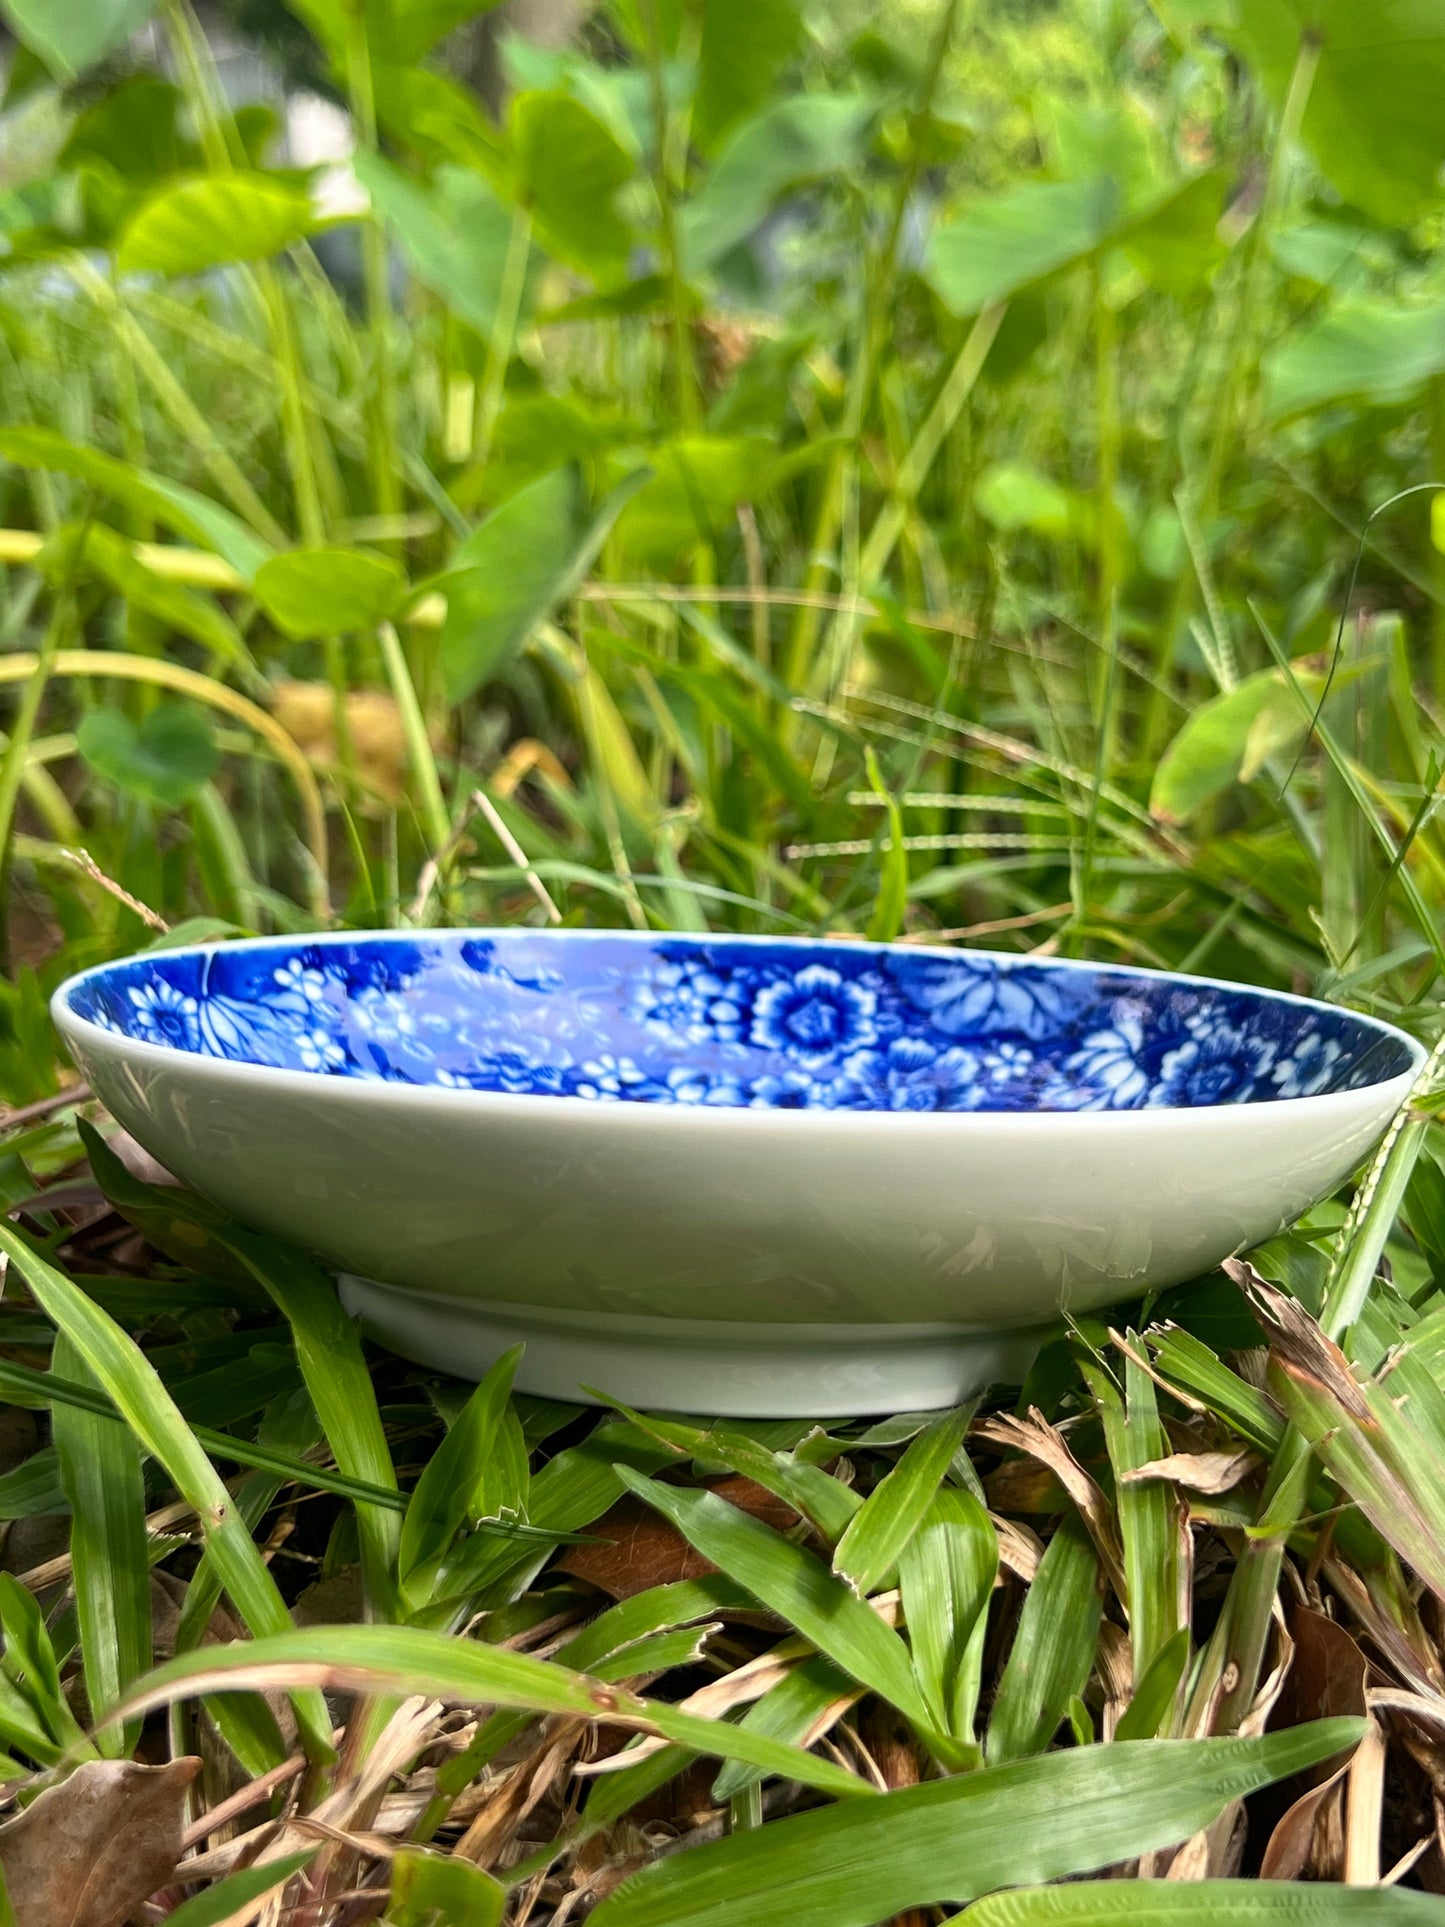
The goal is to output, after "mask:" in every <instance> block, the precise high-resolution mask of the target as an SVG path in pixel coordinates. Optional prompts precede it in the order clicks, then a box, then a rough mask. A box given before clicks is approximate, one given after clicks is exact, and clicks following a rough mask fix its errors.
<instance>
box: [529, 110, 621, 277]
mask: <svg viewBox="0 0 1445 1927" xmlns="http://www.w3.org/2000/svg"><path fill="white" fill-rule="evenodd" d="M510 123H511V131H512V143H513V146H514V148H515V150H516V156H517V165H518V167H519V168H520V170H521V177H522V186H523V190H524V192H525V194H526V196H527V199H528V200H529V202H530V204H531V208H532V218H533V220H534V221H535V223H536V227H537V234H538V237H539V239H540V240H541V241H542V243H543V245H544V246H545V247H546V249H547V251H548V253H549V254H554V255H556V257H557V258H558V260H560V261H565V262H567V263H569V264H570V265H572V266H574V267H578V268H581V269H582V270H583V272H584V273H587V274H592V275H596V276H599V277H600V278H602V279H605V280H616V279H617V278H618V277H619V276H620V275H621V274H622V273H623V271H624V270H625V268H626V266H627V258H628V255H629V253H630V251H631V248H632V229H631V228H630V227H629V226H628V224H627V222H626V221H624V220H623V219H622V217H621V215H620V214H618V212H617V211H616V208H615V206H614V202H615V200H616V198H617V192H618V190H619V188H621V187H624V186H625V185H626V184H627V182H628V181H630V180H631V179H632V177H633V173H634V171H635V169H634V162H633V159H632V156H631V155H630V154H629V153H628V152H627V150H626V148H624V147H623V146H622V144H621V143H620V142H619V141H618V139H617V137H616V136H615V135H614V134H613V133H612V132H611V131H610V129H608V128H607V127H605V126H604V125H603V123H602V122H601V121H600V120H599V119H598V118H597V116H596V115H595V114H594V113H592V112H591V110H590V109H589V108H587V107H584V106H583V104H582V102H581V101H580V100H576V99H574V98H573V97H572V95H570V94H565V93H525V94H518V95H517V97H516V98H515V99H514V101H513V102H512V110H511V117H510Z"/></svg>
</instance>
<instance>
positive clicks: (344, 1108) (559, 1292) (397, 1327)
mask: <svg viewBox="0 0 1445 1927" xmlns="http://www.w3.org/2000/svg"><path fill="white" fill-rule="evenodd" d="M319 941H325V939H319ZM73 981H79V980H78V979H77V980H73ZM69 987H70V986H62V988H61V990H60V991H58V992H57V993H56V997H55V1000H54V1014H55V1019H56V1022H57V1024H58V1026H59V1028H60V1030H61V1032H62V1034H63V1035H64V1037H65V1040H66V1042H67V1044H68V1045H69V1047H70V1049H71V1051H72V1052H73V1054H74V1056H75V1059H76V1061H77V1063H78V1064H79V1066H80V1068H81V1069H82V1071H83V1072H84V1074H85V1075H86V1077H87V1078H88V1080H89V1082H90V1084H91V1086H92V1088H93V1089H94V1090H95V1092H96V1094H97V1096H99V1097H100V1098H101V1099H102V1101H103V1102H104V1103H105V1105H106V1106H107V1108H108V1109H109V1110H110V1111H111V1112H112V1113H113V1114H114V1115H115V1117H116V1118H118V1119H119V1121H120V1122H121V1123H122V1124H123V1125H124V1126H125V1127H126V1128H127V1129H128V1130H129V1131H130V1132H131V1133H132V1134H133V1135H134V1136H135V1137H136V1138H137V1139H138V1140H139V1141H140V1142H141V1143H142V1144H143V1145H145V1147H146V1148H147V1150H149V1151H150V1152H151V1153H152V1154H153V1155H154V1156H155V1157H157V1158H158V1159H160V1161H161V1162H162V1163H163V1164H164V1165H165V1166H166V1167H167V1168H168V1169H169V1170H171V1171H173V1172H175V1174H176V1175H177V1176H178V1177H180V1178H182V1179H184V1180H185V1181H186V1182H187V1183H188V1184H191V1185H193V1186H194V1187H195V1188H196V1189H197V1190H198V1191H200V1192H202V1193H204V1194H205V1195H207V1196H208V1197H211V1198H213V1199H214V1200H216V1201H217V1202H218V1203H220V1204H222V1205H224V1206H226V1207H227V1208H228V1209H230V1210H231V1211H233V1212H234V1213H235V1214H236V1215H237V1217H239V1218H241V1219H243V1220H244V1221H245V1222H247V1223H249V1224H252V1225H255V1226H257V1227H259V1228H261V1229H263V1230H267V1231H271V1232H274V1233H277V1234H279V1235H281V1236H283V1237H286V1238H289V1239H291V1240H293V1241H294V1242H296V1243H299V1244H302V1245H304V1246H306V1247H308V1248H309V1249H311V1250H313V1251H315V1252H317V1253H318V1254H319V1255H320V1256H322V1257H323V1258H324V1259H326V1260H327V1261H328V1262H329V1263H330V1264H332V1265H334V1266H335V1267H337V1268H338V1269H339V1270H341V1271H342V1272H344V1273H348V1274H356V1276H354V1277H351V1278H348V1279H347V1280H346V1282H345V1284H344V1287H343V1291H344V1295H345V1296H346V1298H347V1301H348V1303H349V1304H350V1305H351V1307H352V1309H353V1310H355V1311H357V1312H358V1313H359V1314H360V1315H362V1316H363V1317H364V1318H365V1320H366V1322H367V1324H368V1325H369V1326H370V1327H371V1328H372V1329H374V1330H375V1332H376V1333H377V1335H378V1336H379V1337H381V1338H382V1339H383V1340H384V1341H385V1342H386V1343H387V1344H389V1345H390V1346H392V1347H393V1348H394V1349H395V1350H397V1351H399V1352H401V1353H403V1354H404V1355H407V1356H411V1357H415V1358H417V1359H420V1360H421V1361H423V1362H425V1363H429V1364H432V1365H435V1366H438V1367H441V1368H443V1369H446V1370H449V1371H453V1372H457V1373H460V1374H463V1375H475V1374H477V1373H479V1372H480V1371H481V1370H482V1369H484V1368H485V1366H486V1364H487V1363H488V1362H489V1361H490V1359H491V1358H493V1357H495V1356H496V1355H498V1354H499V1353H500V1352H501V1351H502V1350H504V1349H505V1348H506V1347H507V1346H508V1345H510V1344H513V1343H516V1342H517V1341H518V1340H519V1339H521V1340H524V1341H525V1342H526V1343H527V1346H528V1351H527V1355H526V1358H525V1359H524V1361H523V1365H522V1368H521V1370H520V1372H519V1374H518V1383H519V1384H520V1385H521V1386H523V1387H524V1388H525V1389H529V1390H533V1391H538V1392H544V1393H547V1394H550V1395H553V1396H561V1397H573V1398H575V1397H577V1396H579V1387H580V1386H581V1385H583V1384H588V1385H595V1386H598V1387H600V1388H601V1390H603V1391H604V1392H607V1393H610V1394H612V1395H614V1396H617V1397H619V1398H623V1399H625V1400H627V1401H628V1402H634V1401H636V1402H640V1403H643V1404H647V1405H650V1406H653V1407H672V1408H674V1409H682V1408H686V1409H691V1410H697V1411H726V1412H730V1413H734V1414H737V1415H739V1416H743V1415H753V1416H767V1415H779V1414H788V1415H793V1414H797V1415H802V1414H811V1415H816V1416H820V1417H825V1416H841V1415H844V1414H847V1413H853V1412H865V1411H878V1410H884V1409H891V1410H899V1409H912V1410H922V1409H928V1408H931V1407H934V1406H938V1405H943V1404H947V1403H950V1402H952V1401H953V1400H955V1399H957V1398H960V1397H963V1396H966V1395H967V1394H968V1393H970V1392H971V1391H973V1390H976V1389H977V1388H978V1386H979V1385H980V1384H981V1383H983V1382H986V1381H987V1380H989V1379H992V1378H999V1377H1003V1378H1013V1379H1015V1380H1016V1379H1017V1378H1018V1376H1019V1375H1020V1374H1021V1372H1022V1370H1023V1369H1024V1367H1025V1366H1026V1364H1027V1360H1028V1357H1029V1355H1030V1353H1031V1351H1032V1349H1033V1347H1034V1345H1035V1344H1036V1342H1037V1332H1038V1328H1040V1327H1043V1326H1046V1325H1048V1324H1049V1323H1050V1322H1051V1321H1053V1320H1054V1319H1056V1318H1057V1317H1058V1315H1059V1313H1060V1312H1061V1311H1062V1310H1065V1309H1067V1310H1070V1311H1073V1312H1085V1311H1090V1310H1094V1309H1096V1308H1098V1307H1101V1306H1104V1305H1108V1304H1110V1303H1111V1302H1114V1301H1117V1300H1119V1299H1121V1298H1126V1297H1129V1296H1132V1295H1136V1294H1137V1293H1138V1292H1139V1291H1140V1290H1141V1289H1143V1288H1144V1287H1146V1286H1148V1287H1160V1286H1166V1285H1170V1284H1175V1283H1178V1282H1179V1281H1181V1280H1183V1279H1186V1278H1188V1277H1191V1276H1193V1275H1195V1274H1197V1273H1199V1272H1202V1271H1205V1270H1207V1269H1209V1268H1210V1267H1211V1266H1213V1265H1215V1264H1216V1263H1218V1261H1219V1260H1220V1259H1221V1258H1224V1257H1227V1256H1228V1255H1230V1254H1231V1253H1232V1252H1237V1251H1241V1250H1244V1249H1247V1248H1248V1247H1249V1246H1251V1245H1253V1244H1257V1243H1258V1242H1260V1240H1261V1239H1263V1238H1266V1237H1268V1236H1270V1235H1272V1234H1273V1233H1274V1232H1276V1231H1278V1230H1280V1229H1281V1228H1282V1227H1283V1226H1284V1225H1286V1224H1288V1223H1289V1222H1290V1221H1292V1220H1293V1219H1294V1218H1296V1217H1297V1216H1298V1215H1299V1214H1300V1213H1301V1212H1302V1211H1304V1210H1306V1209H1307V1208H1308V1207H1309V1206H1310V1205H1311V1204H1313V1203H1315V1202H1316V1201H1317V1200H1318V1199H1319V1198H1321V1197H1323V1196H1325V1195H1327V1194H1328V1193H1329V1192H1330V1191H1331V1190H1333V1189H1334V1188H1335V1187H1336V1186H1337V1185H1338V1184H1339V1183H1340V1182H1341V1181H1342V1180H1343V1179H1344V1178H1345V1177H1346V1176H1347V1175H1348V1174H1349V1172H1350V1171H1351V1170H1352V1169H1353V1168H1354V1167H1355V1166H1356V1165H1357V1164H1358V1163H1359V1162H1360V1160H1361V1159H1362V1158H1363V1157H1364V1156H1365V1155H1366V1154H1367V1153H1368V1151H1369V1150H1370V1148H1371V1146H1372V1145H1373V1144H1374V1142H1375V1141H1376V1139H1377V1138H1378V1137H1379V1135H1380V1133H1381V1132H1382V1131H1383V1130H1384V1128H1385V1126H1386V1124H1387V1123H1388V1121H1389V1119H1390V1117H1391V1115H1392V1114H1393V1112H1394V1111H1395V1110H1396V1109H1397V1108H1398V1106H1399V1104H1400V1102H1401V1101H1402V1099H1403V1097H1404V1095H1405V1093H1406V1091H1407V1090H1408V1088H1409V1084H1410V1078H1411V1074H1412V1073H1409V1072H1407V1073H1405V1074H1404V1075H1402V1076H1399V1077H1396V1078H1394V1079H1392V1080H1390V1081H1389V1082H1386V1083H1381V1084H1376V1085H1372V1086H1369V1087H1367V1088H1365V1089H1363V1090H1355V1091H1346V1092H1338V1093H1334V1094H1330V1095H1327V1096H1318V1097H1301V1098H1290V1099H1281V1100H1276V1101H1266V1102H1260V1103H1250V1104H1240V1105H1220V1106H1215V1107H1208V1108H1201V1109H1194V1110H1168V1109H1154V1110H1138V1111H1102V1112H1073V1113H1070V1112H1036V1113H1012V1114H1010V1113H1003V1114H1000V1113H987V1112H964V1113H925V1114H917V1113H907V1112H897V1113H895V1112H875V1111H870V1112H862V1111H859V1112H852V1111H812V1110H778V1111H767V1110H728V1109H707V1108H682V1107H657V1106H650V1105H645V1104H637V1105H628V1104H595V1103H588V1102H586V1101H584V1100H582V1099H579V1098H570V1097H531V1096H519V1095H513V1094H509V1093H490V1092H480V1091H465V1090H448V1089H444V1088H440V1087H432V1086H428V1087H417V1086H408V1085H401V1084H390V1083H378V1082H362V1081H357V1080H351V1079H346V1078H331V1077H326V1076H322V1075H313V1074H308V1073H305V1072H297V1071H285V1070H275V1069H271V1068H268V1067H264V1066H255V1065H249V1064H241V1063H233V1062H228V1061H224V1060H220V1059H216V1058H212V1057H205V1056H201V1055H196V1054H192V1053H189V1052H185V1051H179V1050H170V1049H166V1048H164V1047H162V1046H158V1045H154V1044H148V1043H143V1042H138V1041H135V1040H132V1039H128V1038H125V1037H122V1036H119V1035H116V1034H114V1033H112V1032H109V1031H107V1030H104V1029H102V1028H100V1027H99V1026H98V1025H95V1024H93V1023H90V1022H89V1021H87V1020H85V1019H83V1018H81V1017H79V1016H77V1015H76V1014H75V1013H74V1011H73V1010H71V1008H70V1007H69V1004H68V1001H67V995H66V993H67V990H68V989H69ZM1415 1055H1416V1062H1418V1061H1419V1056H1420V1053H1419V1052H1418V1050H1416V1053H1415ZM372 1280H379V1281H383V1282H382V1283H381V1284H379V1285H378V1284H376V1283H371V1282H368V1281H372ZM1031 1328H1032V1329H1031Z"/></svg>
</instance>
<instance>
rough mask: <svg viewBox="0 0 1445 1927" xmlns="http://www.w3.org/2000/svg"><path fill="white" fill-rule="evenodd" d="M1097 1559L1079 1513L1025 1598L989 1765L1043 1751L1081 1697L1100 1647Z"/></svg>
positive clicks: (1058, 1536)
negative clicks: (1073, 1704) (1072, 1706)
mask: <svg viewBox="0 0 1445 1927" xmlns="http://www.w3.org/2000/svg"><path fill="white" fill-rule="evenodd" d="M1102 1610H1103V1601H1102V1600H1101V1598H1100V1597H1099V1561H1098V1556H1097V1554H1096V1553H1095V1551H1094V1543H1093V1540H1092V1539H1091V1538H1090V1537H1089V1531H1088V1528H1087V1526H1086V1525H1085V1524H1084V1521H1083V1520H1082V1519H1081V1518H1080V1517H1079V1515H1078V1514H1077V1513H1076V1512H1071V1513H1069V1514H1068V1516H1067V1517H1066V1518H1065V1519H1064V1521H1063V1523H1062V1525H1060V1527H1059V1529H1058V1530H1057V1532H1055V1534H1054V1536H1053V1538H1052V1539H1050V1541H1049V1543H1048V1545H1047V1547H1046V1548H1045V1550H1044V1556H1043V1558H1042V1559H1041V1560H1040V1561H1039V1570H1038V1575H1037V1577H1036V1578H1035V1580H1034V1582H1033V1584H1032V1585H1031V1586H1030V1587H1029V1589H1028V1593H1027V1594H1026V1596H1025V1598H1024V1604H1023V1611H1022V1612H1021V1613H1020V1614H1019V1625H1018V1631H1017V1633H1016V1634H1015V1635H1014V1643H1013V1649H1012V1651H1011V1652H1010V1653H1009V1656H1008V1664H1007V1665H1006V1666H1005V1667H1004V1670H1003V1677H1002V1678H1001V1679H1000V1681H999V1688H998V1697H997V1698H996V1699H995V1701H994V1707H993V1715H992V1717H991V1719H990V1720H989V1725H988V1739H987V1742H986V1746H985V1751H986V1755H987V1758H988V1763H989V1765H990V1766H1002V1765H1004V1764H1005V1763H1006V1762H1007V1761H1009V1760H1017V1759H1020V1758H1021V1757H1023V1756H1024V1755H1026V1754H1030V1753H1041V1752H1042V1751H1043V1750H1044V1748H1045V1747H1046V1746H1047V1745H1048V1744H1049V1742H1050V1740H1052V1739H1053V1737H1054V1735H1055V1734H1056V1733H1057V1732H1058V1730H1059V1727H1060V1726H1061V1725H1062V1723H1063V1720H1064V1716H1065V1714H1066V1713H1067V1711H1068V1705H1069V1701H1070V1700H1071V1699H1073V1698H1074V1696H1075V1695H1076V1694H1079V1693H1082V1692H1083V1690H1084V1686H1085V1684H1086V1683H1087V1681H1088V1677H1089V1672H1090V1669H1091V1668H1092V1666H1093V1663H1094V1651H1095V1648H1096V1647H1097V1645H1098V1642H1099V1619H1100V1615H1101V1613H1102Z"/></svg>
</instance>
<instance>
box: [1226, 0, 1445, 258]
mask: <svg viewBox="0 0 1445 1927" xmlns="http://www.w3.org/2000/svg"><path fill="white" fill-rule="evenodd" d="M1307 32H1308V33H1309V34H1311V35H1317V36H1318V38H1319V41H1320V53H1319V62H1318V65H1317V66H1316V67H1315V70H1314V73H1313V76H1312V78H1311V81H1310V89H1309V97H1308V100H1307V102H1306V105H1305V113H1304V119H1303V121H1302V122H1301V126H1300V133H1301V137H1302V139H1303V141H1304V143H1305V145H1306V146H1307V147H1308V148H1309V150H1310V154H1311V157H1312V158H1313V160H1314V162H1315V164H1316V166H1318V168H1319V169H1320V171H1321V173H1323V174H1324V175H1325V177H1326V178H1327V179H1328V180H1330V181H1332V182H1333V183H1334V185H1335V186H1336V187H1337V188H1338V189H1339V190H1340V192H1341V193H1342V194H1343V195H1344V197H1345V199H1346V200H1347V201H1350V202H1353V204H1354V205H1355V206H1356V207H1361V208H1364V209H1365V210H1366V212H1367V213H1369V214H1372V215H1373V216H1374V217H1375V218H1376V219H1377V220H1379V221H1384V222H1386V223H1388V224H1389V225H1391V226H1397V227H1402V226H1405V225H1406V224H1408V223H1409V222H1411V221H1413V220H1414V219H1415V218H1416V217H1417V215H1419V214H1420V213H1421V212H1422V211H1423V209H1424V207H1425V206H1426V204H1427V203H1429V202H1430V201H1432V200H1433V199H1434V197H1435V196H1436V195H1437V194H1438V191H1439V176H1440V168H1441V164H1442V162H1445V125H1442V123H1441V118H1440V112H1439V105H1440V97H1441V94H1442V92H1445V20H1442V18H1441V15H1440V10H1439V8H1438V7H1437V6H1436V5H1435V4H1434V0H1370V4H1369V5H1368V6H1362V7H1356V6H1343V5H1333V6H1323V7H1322V6H1320V5H1319V4H1318V0H1243V4H1241V5H1240V6H1239V7H1238V11H1237V16H1236V18H1235V20H1234V22H1233V24H1232V25H1231V26H1230V27H1228V28H1227V29H1226V38H1228V39H1229V40H1230V41H1231V42H1232V43H1233V45H1234V46H1235V47H1237V48H1238V49H1239V50H1240V51H1241V52H1242V53H1243V54H1244V55H1245V57H1246V58H1247V59H1248V60H1249V62H1250V63H1251V65H1252V66H1253V67H1254V69H1255V71H1256V72H1257V73H1258V74H1259V75H1260V77H1261V79H1262V80H1263V81H1264V84H1265V86H1266V88H1267V89H1268V91H1269V93H1270V95H1271V96H1272V97H1273V99H1274V101H1275V103H1276V105H1280V104H1282V103H1283V101H1284V98H1285V95H1286V93H1287V92H1288V90H1289V85H1290V79H1291V76H1292V75H1293V73H1294V71H1295V66H1296V62H1297V60H1298V58H1299V51H1300V44H1301V41H1302V38H1303V36H1304V35H1305V34H1306V33H1307Z"/></svg>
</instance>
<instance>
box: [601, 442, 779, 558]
mask: <svg viewBox="0 0 1445 1927" xmlns="http://www.w3.org/2000/svg"><path fill="white" fill-rule="evenodd" d="M622 459H623V458H622V457H621V456H618V457H615V458H614V460H615V461H617V462H619V463H620V462H621V460H622ZM647 460H648V465H649V467H650V468H651V470H652V474H651V476H650V477H649V478H648V479H647V481H646V484H645V486H644V487H642V488H640V489H639V490H638V492H637V498H636V500H635V501H633V502H630V503H629V504H628V506H627V510H626V513H625V514H624V515H623V516H622V517H621V519H620V521H619V522H618V525H617V540H618V543H619V545H620V546H621V548H622V549H623V550H624V551H625V552H626V554H627V556H628V558H629V560H635V561H636V562H637V563H638V564H639V565H640V566H642V567H644V568H649V569H659V570H662V569H670V568H673V567H675V566H676V565H677V563H678V562H679V561H681V560H683V559H685V558H686V557H687V556H689V555H691V554H692V552H693V550H695V549H696V548H697V547H698V545H699V543H707V544H709V545H710V546H712V547H714V548H716V547H719V546H721V544H722V543H723V542H724V541H725V540H726V538H727V532H728V530H729V529H730V528H731V527H732V524H733V517H734V515H735V514H736V512H737V505H738V503H739V502H743V501H748V502H758V501H760V500H761V499H762V498H763V497H764V496H765V495H766V494H767V493H768V492H769V490H770V489H771V488H772V487H773V486H774V483H775V477H776V475H777V471H778V468H779V463H778V461H777V457H776V454H775V451H774V448H773V445H772V443H771V442H769V441H767V440H765V439H764V438H763V437H762V436H760V435H707V434H700V435H676V436H673V437H672V438H670V439H669V440H668V441H665V442H662V443H660V444H659V445H658V446H656V447H655V448H651V449H649V450H648V454H647Z"/></svg>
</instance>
